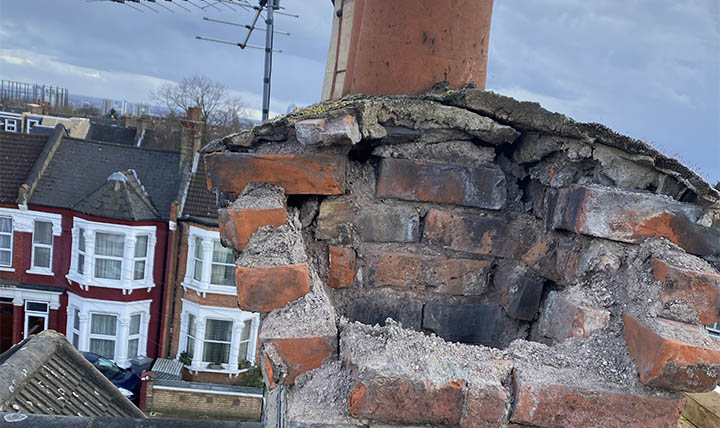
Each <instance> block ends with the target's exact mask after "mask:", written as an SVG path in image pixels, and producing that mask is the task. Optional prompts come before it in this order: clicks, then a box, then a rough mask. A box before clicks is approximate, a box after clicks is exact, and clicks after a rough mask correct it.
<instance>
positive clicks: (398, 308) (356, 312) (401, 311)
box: [342, 288, 423, 330]
mask: <svg viewBox="0 0 720 428" xmlns="http://www.w3.org/2000/svg"><path fill="white" fill-rule="evenodd" d="M342 306H343V307H342V313H343V314H344V315H345V316H346V317H347V318H349V319H352V320H355V321H358V322H361V323H363V324H367V325H375V324H379V325H385V320H386V319H388V318H392V319H393V320H395V321H397V322H399V323H401V324H402V325H403V327H407V328H412V329H414V330H420V329H421V328H422V311H423V305H422V302H420V301H419V300H418V299H415V298H414V297H413V296H410V295H408V294H407V293H403V292H398V291H396V290H395V289H392V288H369V289H364V290H363V293H361V294H358V295H355V296H353V298H351V299H348V300H346V301H345V302H344V303H343V305H342Z"/></svg>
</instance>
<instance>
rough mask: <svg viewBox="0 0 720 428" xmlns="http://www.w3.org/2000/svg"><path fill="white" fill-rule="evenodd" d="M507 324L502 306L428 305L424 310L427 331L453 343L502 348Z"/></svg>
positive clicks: (424, 322) (424, 326) (424, 324)
mask: <svg viewBox="0 0 720 428" xmlns="http://www.w3.org/2000/svg"><path fill="white" fill-rule="evenodd" d="M503 323H504V319H503V313H502V309H500V308H499V307H498V306H491V305H484V304H480V303H477V304H455V305H454V304H443V303H427V304H426V305H425V306H424V308H423V325H422V326H423V328H424V329H427V330H430V331H433V332H435V334H437V335H438V336H440V337H442V338H443V339H445V340H447V341H450V342H462V343H471V344H480V345H486V346H498V344H499V343H500V336H501V335H502V334H503V327H504V326H503Z"/></svg>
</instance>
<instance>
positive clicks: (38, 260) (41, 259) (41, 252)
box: [33, 247, 50, 268]
mask: <svg viewBox="0 0 720 428" xmlns="http://www.w3.org/2000/svg"><path fill="white" fill-rule="evenodd" d="M33 253H34V256H33V266H35V267H42V268H49V267H50V248H45V247H35V248H34V249H33Z"/></svg>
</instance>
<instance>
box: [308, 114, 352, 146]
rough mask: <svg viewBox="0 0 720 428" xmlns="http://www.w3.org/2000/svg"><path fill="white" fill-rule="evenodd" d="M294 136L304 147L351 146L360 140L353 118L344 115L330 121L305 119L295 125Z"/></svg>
mask: <svg viewBox="0 0 720 428" xmlns="http://www.w3.org/2000/svg"><path fill="white" fill-rule="evenodd" d="M295 135H296V137H297V140H298V141H299V142H300V144H302V145H304V146H315V145H324V146H329V145H334V144H348V145H352V144H355V143H358V142H359V141H360V140H362V134H361V133H360V127H359V126H358V123H357V120H355V116H352V115H349V114H348V115H345V116H342V117H338V118H331V119H325V118H321V119H306V120H301V121H299V122H297V123H296V124H295Z"/></svg>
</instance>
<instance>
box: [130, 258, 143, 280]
mask: <svg viewBox="0 0 720 428" xmlns="http://www.w3.org/2000/svg"><path fill="white" fill-rule="evenodd" d="M133 279H134V280H138V279H145V261H144V260H137V261H136V262H135V269H133Z"/></svg>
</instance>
